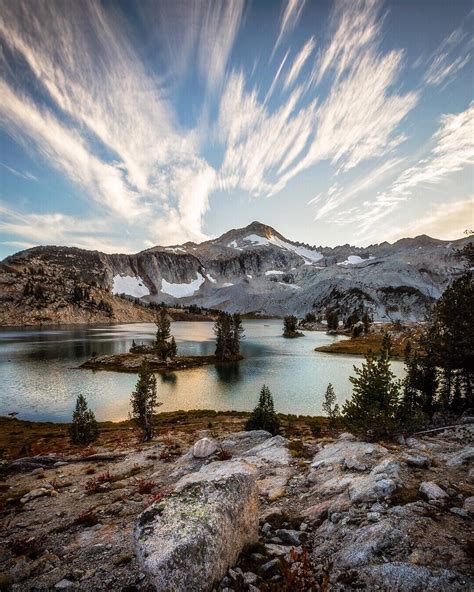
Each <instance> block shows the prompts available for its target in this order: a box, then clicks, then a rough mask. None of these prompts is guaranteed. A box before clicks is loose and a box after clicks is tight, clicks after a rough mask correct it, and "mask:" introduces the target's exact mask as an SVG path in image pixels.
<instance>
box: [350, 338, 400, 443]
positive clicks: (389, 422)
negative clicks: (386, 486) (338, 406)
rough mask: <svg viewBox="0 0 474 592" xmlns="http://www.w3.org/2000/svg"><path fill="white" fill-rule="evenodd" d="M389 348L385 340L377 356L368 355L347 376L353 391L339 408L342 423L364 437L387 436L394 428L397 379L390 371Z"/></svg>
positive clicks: (397, 396)
mask: <svg viewBox="0 0 474 592" xmlns="http://www.w3.org/2000/svg"><path fill="white" fill-rule="evenodd" d="M389 350H390V343H389V340H388V339H384V345H383V347H382V350H381V352H380V354H379V356H378V357H376V356H375V355H374V354H372V353H369V354H367V356H366V359H365V362H364V364H362V367H361V368H357V367H356V366H354V371H355V373H356V376H351V377H350V379H349V380H350V381H351V382H352V384H353V393H352V398H351V399H350V400H348V401H347V402H346V403H345V404H344V406H343V409H342V413H343V418H344V423H345V424H346V425H347V427H348V428H349V429H350V430H352V431H354V432H355V433H357V434H362V435H363V436H365V437H367V438H372V439H379V438H382V437H390V436H391V435H393V433H394V431H395V429H396V427H397V413H398V405H399V399H400V382H399V381H398V380H396V379H395V375H394V374H393V372H392V371H391V370H390V358H389Z"/></svg>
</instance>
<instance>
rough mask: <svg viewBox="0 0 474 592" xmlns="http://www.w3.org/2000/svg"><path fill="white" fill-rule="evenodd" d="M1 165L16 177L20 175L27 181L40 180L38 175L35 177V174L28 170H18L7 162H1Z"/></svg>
mask: <svg viewBox="0 0 474 592" xmlns="http://www.w3.org/2000/svg"><path fill="white" fill-rule="evenodd" d="M0 166H1V167H3V168H4V169H5V170H7V171H8V172H10V173H11V174H12V175H15V177H20V179H25V181H38V177H35V175H32V174H31V173H29V172H28V171H18V170H17V169H15V168H13V167H11V166H8V165H7V164H5V163H3V162H0Z"/></svg>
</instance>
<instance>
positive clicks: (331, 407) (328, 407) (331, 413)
mask: <svg viewBox="0 0 474 592" xmlns="http://www.w3.org/2000/svg"><path fill="white" fill-rule="evenodd" d="M336 400H337V399H336V393H335V392H334V387H333V386H332V384H331V383H329V384H328V386H327V389H326V393H325V394H324V401H323V404H322V408H323V411H324V413H325V414H326V415H327V416H328V417H329V424H330V426H331V427H334V425H335V424H336V422H337V420H338V419H339V416H340V410H339V405H338V404H337V402H336Z"/></svg>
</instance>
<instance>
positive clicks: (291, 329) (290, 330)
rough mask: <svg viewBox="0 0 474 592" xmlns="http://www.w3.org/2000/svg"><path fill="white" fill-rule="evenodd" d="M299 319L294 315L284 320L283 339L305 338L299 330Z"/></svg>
mask: <svg viewBox="0 0 474 592" xmlns="http://www.w3.org/2000/svg"><path fill="white" fill-rule="evenodd" d="M297 327H298V319H297V318H296V317H295V316H294V315H288V316H286V317H285V318H284V320H283V337H286V338H287V339H293V338H294V337H304V333H302V332H301V331H298V330H297Z"/></svg>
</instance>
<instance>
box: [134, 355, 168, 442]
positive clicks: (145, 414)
mask: <svg viewBox="0 0 474 592" xmlns="http://www.w3.org/2000/svg"><path fill="white" fill-rule="evenodd" d="M130 404H131V406H132V410H131V412H130V419H131V420H132V421H133V422H134V424H135V425H136V426H137V427H138V428H139V429H140V430H141V432H142V436H143V441H144V442H147V441H148V440H151V439H152V438H153V433H154V431H153V414H154V413H155V410H156V408H157V407H159V406H160V405H161V404H162V403H160V402H159V401H157V399H156V377H155V376H154V374H153V373H152V371H151V369H150V366H149V364H148V362H147V361H144V362H143V364H142V365H141V367H140V371H139V374H138V381H137V384H136V386H135V390H134V391H133V393H132V397H131V399H130Z"/></svg>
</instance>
